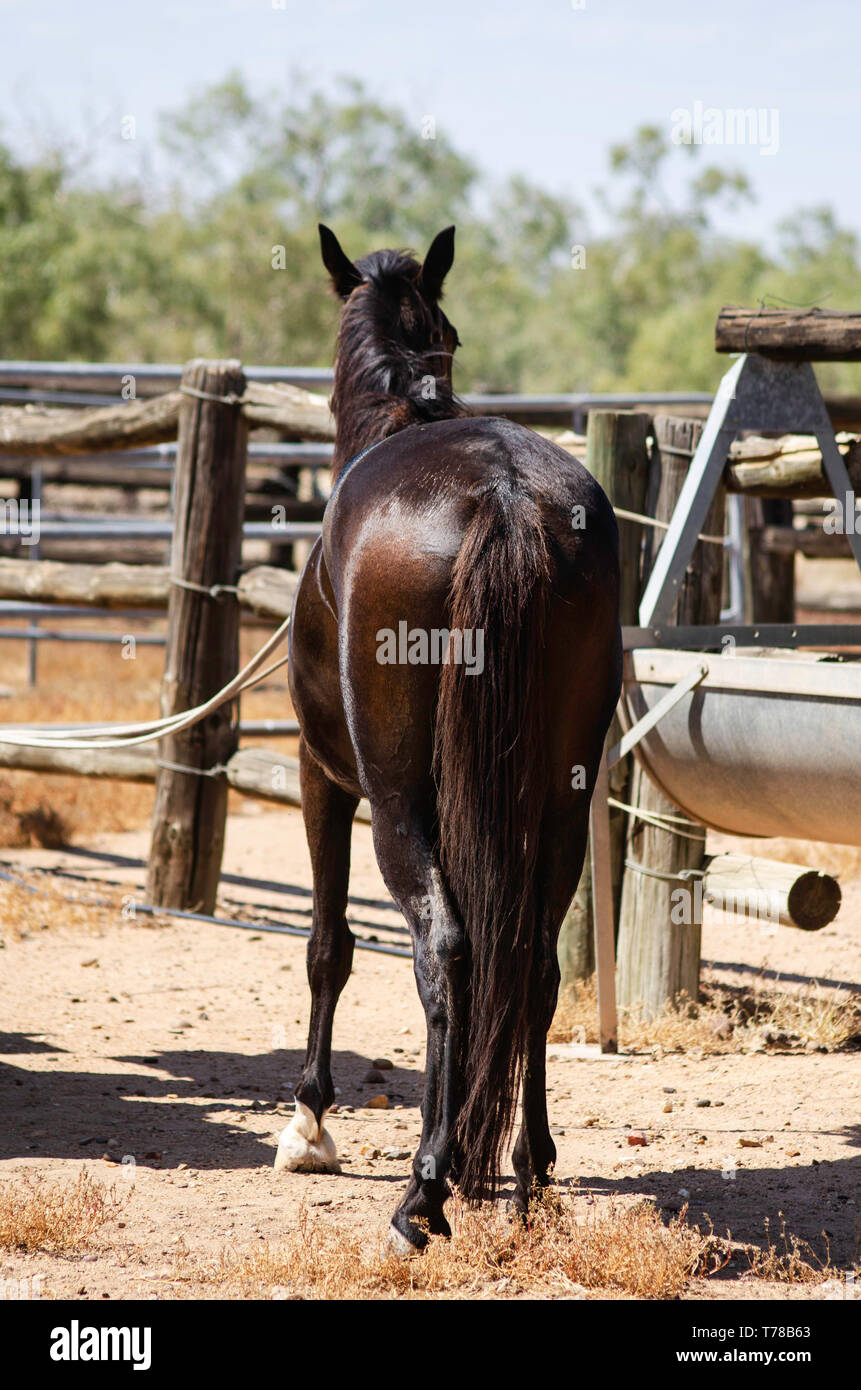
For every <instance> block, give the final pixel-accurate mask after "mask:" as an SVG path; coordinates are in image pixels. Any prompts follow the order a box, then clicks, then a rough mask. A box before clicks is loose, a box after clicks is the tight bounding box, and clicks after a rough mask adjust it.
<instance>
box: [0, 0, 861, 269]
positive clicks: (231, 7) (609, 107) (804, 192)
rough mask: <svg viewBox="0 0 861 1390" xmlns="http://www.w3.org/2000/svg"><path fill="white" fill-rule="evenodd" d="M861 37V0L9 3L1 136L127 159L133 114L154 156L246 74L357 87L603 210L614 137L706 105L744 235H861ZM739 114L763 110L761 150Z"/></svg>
mask: <svg viewBox="0 0 861 1390" xmlns="http://www.w3.org/2000/svg"><path fill="white" fill-rule="evenodd" d="M859 38H861V6H859V5H858V2H857V0H817V3H815V4H810V3H803V4H802V3H801V0H720V3H719V4H718V3H714V2H713V3H710V4H707V5H705V4H700V5H697V4H696V3H692V0H686V3H684V4H683V3H675V2H674V0H651V3H648V4H645V3H642V0H639V3H638V2H637V0H521V3H517V2H516V0H475V3H470V0H426V3H422V4H419V3H415V0H413V3H412V4H410V3H409V0H205V2H204V0H146V2H145V3H134V4H129V3H122V0H111V2H110V3H109V2H108V0H74V3H69V0H0V53H2V55H3V59H2V78H0V81H2V87H0V123H2V124H0V133H2V131H3V130H4V129H5V131H6V133H7V135H9V134H11V135H13V137H14V139H15V141H16V142H20V141H22V140H30V141H31V142H33V141H36V142H38V140H39V138H40V137H44V135H45V132H47V131H50V130H54V131H57V132H59V133H60V134H62V135H76V134H80V133H81V132H86V133H87V136H86V138H87V140H88V141H89V142H90V143H91V144H92V145H93V146H94V147H95V153H96V156H97V159H98V158H101V157H104V159H105V160H109V159H110V158H111V157H112V154H111V152H112V151H114V152H115V151H116V149H117V143H118V142H117V127H118V123H119V121H120V120H121V119H122V117H123V116H126V115H133V116H134V118H135V123H136V142H137V153H138V154H139V156H141V157H144V158H146V157H147V154H148V152H149V151H154V148H155V134H156V116H157V113H158V112H159V111H163V110H165V109H170V108H175V107H177V106H178V105H180V104H182V102H183V100H184V99H185V98H186V97H187V96H189V95H191V94H192V93H193V92H194V91H195V90H198V91H199V90H201V89H202V88H205V87H206V86H208V85H210V84H212V83H214V82H217V81H218V80H219V79H221V78H222V77H223V76H224V75H225V74H226V72H227V71H229V70H230V69H231V68H238V69H239V70H240V71H241V72H242V73H243V75H244V76H245V77H246V79H247V80H248V82H249V83H250V85H251V86H252V88H253V89H254V90H255V91H266V90H269V89H272V88H282V89H284V88H289V85H290V83H291V81H292V80H294V77H293V75H294V74H295V73H297V72H301V73H303V74H304V75H305V77H306V78H307V79H310V80H311V82H312V83H317V84H319V85H322V86H323V87H327V88H328V87H330V86H331V85H332V84H333V83H334V82H335V80H336V79H337V77H338V76H339V75H342V74H346V75H352V76H358V77H360V78H361V79H362V80H363V81H364V82H365V83H366V85H367V86H368V88H369V89H370V92H371V93H372V94H373V95H374V96H376V97H378V98H379V99H381V100H382V101H384V102H386V103H391V104H394V105H398V106H400V107H402V108H403V109H404V110H405V111H406V112H407V114H408V115H409V116H410V118H411V119H413V120H415V122H416V126H417V128H420V125H421V122H422V121H423V120H424V119H425V118H426V117H428V116H430V117H433V119H434V120H435V121H436V124H437V127H438V128H441V129H443V130H445V132H446V133H447V135H448V136H449V137H450V139H451V140H452V141H453V143H454V144H455V146H456V147H457V148H458V149H459V150H460V151H461V152H463V153H465V154H467V155H469V156H471V157H472V158H473V159H474V160H475V161H476V162H477V163H478V164H479V166H480V167H481V168H482V169H484V170H486V171H487V172H488V173H489V174H490V175H491V176H492V177H494V178H497V179H500V178H504V177H505V176H506V175H508V174H511V173H515V172H519V173H524V174H526V175H528V176H529V178H531V179H532V180H533V181H535V182H537V183H539V184H541V185H543V186H545V187H547V188H548V189H550V190H552V191H554V192H557V193H562V194H565V195H567V196H568V197H570V198H572V199H574V200H576V201H578V202H581V203H582V202H585V203H586V205H587V206H588V205H589V203H590V197H591V192H592V190H593V189H594V188H595V187H596V185H598V184H601V183H604V182H605V181H606V173H607V150H608V148H609V146H610V145H611V144H612V143H614V142H618V141H623V140H625V139H627V138H628V137H630V135H631V134H632V133H633V131H634V130H635V129H636V127H637V126H638V125H641V124H643V123H650V124H655V125H658V126H661V127H662V128H664V129H666V130H667V132H668V133H670V134H672V132H673V131H674V130H675V132H676V134H677V136H679V135H684V134H685V123H686V121H690V125H691V129H690V135H691V136H692V137H693V138H696V137H697V134H698V130H697V126H696V116H697V112H699V113H700V115H701V122H702V127H701V132H699V133H700V134H701V136H702V138H703V139H704V140H705V139H711V138H712V137H721V141H722V142H721V143H711V144H709V147H708V149H707V150H706V151H705V153H707V154H708V156H709V160H710V162H711V163H715V164H718V165H720V166H721V167H726V168H741V169H743V170H744V171H745V172H746V173H747V175H748V177H749V179H750V181H751V183H752V185H753V187H754V189H755V191H756V194H757V201H756V203H755V204H754V205H753V206H752V207H748V208H741V209H740V210H738V211H737V212H735V213H734V214H732V216H731V217H730V216H729V215H728V214H727V217H726V221H725V230H727V231H730V232H735V233H738V234H739V235H749V236H751V237H755V238H756V239H757V240H760V241H765V242H766V243H770V242H771V241H772V238H773V236H774V229H775V227H776V225H777V224H778V223H779V221H780V219H781V218H783V217H785V216H787V215H789V214H790V213H792V212H793V211H794V210H796V209H797V208H799V207H801V206H807V207H809V206H816V205H821V204H829V205H831V206H832V207H833V208H834V209H835V211H836V213H837V217H838V220H839V222H840V223H841V224H842V225H844V226H847V227H849V228H851V229H853V230H855V231H857V232H859V233H861V179H859V178H858V139H859V119H858V118H859V104H861V103H859V81H858V56H857V55H858V51H859ZM736 109H745V110H752V111H754V112H755V113H756V116H755V119H754V123H753V127H752V128H746V130H745V142H744V143H740V142H739V141H738V138H737V137H738V132H733V131H728V130H727V116H726V112H727V111H729V110H736ZM685 113H688V115H687V116H686V115H685ZM710 113H711V114H710ZM728 136H729V137H731V138H729V139H728V138H727V137H728ZM732 137H734V138H732ZM678 164H679V166H680V172H681V166H684V168H685V170H687V161H686V160H684V161H683V160H681V159H680V160H679V161H678ZM441 215H444V210H443V209H441Z"/></svg>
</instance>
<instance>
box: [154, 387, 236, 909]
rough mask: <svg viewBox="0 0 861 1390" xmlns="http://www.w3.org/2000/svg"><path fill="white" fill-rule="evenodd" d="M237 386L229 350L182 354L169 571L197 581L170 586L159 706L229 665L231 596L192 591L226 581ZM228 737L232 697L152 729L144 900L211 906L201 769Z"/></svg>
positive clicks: (214, 853) (217, 806)
mask: <svg viewBox="0 0 861 1390" xmlns="http://www.w3.org/2000/svg"><path fill="white" fill-rule="evenodd" d="M244 389H245V376H244V374H243V371H242V368H241V367H240V364H239V363H238V362H235V361H226V362H203V361H194V362H189V363H188V364H187V366H186V368H185V370H184V372H183V376H182V390H183V396H182V404H181V406H180V415H179V444H178V448H177V456H176V476H175V493H174V532H173V548H172V552H171V575H172V578H173V580H181V581H183V583H184V584H186V585H192V586H200V587H199V588H195V587H192V588H187V587H182V585H181V584H177V583H173V584H172V587H171V594H170V605H169V614H168V631H167V647H166V651H165V669H164V679H163V682H162V691H161V711H162V714H164V715H168V714H176V713H179V712H180V711H182V710H186V709H189V708H191V707H192V706H194V705H198V704H201V703H202V702H203V701H204V700H207V699H209V697H210V696H212V695H214V694H216V692H217V691H219V690H220V689H221V688H222V686H224V685H226V684H227V682H228V681H229V680H231V679H232V678H233V676H235V675H236V672H237V671H238V669H239V604H238V602H237V598H236V596H235V595H233V594H223V595H221V596H219V597H212V596H210V594H208V593H206V592H201V590H208V589H209V588H210V586H212V585H216V584H227V585H235V584H236V582H237V574H238V569H239V563H240V559H241V554H242V524H243V520H244V502H245V465H246V450H247V438H248V428H247V425H246V423H245V420H244V418H243V415H242V413H241V411H240V409H239V406H238V404H236V402H235V401H234V397H236V398H237V399H238V398H239V397H241V395H242V393H243V390H244ZM237 745H238V716H237V706H236V704H235V702H231V703H230V704H227V705H222V706H221V708H220V709H218V710H216V711H215V712H214V713H212V714H210V715H208V716H207V717H206V719H203V720H201V721H200V722H199V723H198V724H195V725H193V726H192V727H191V728H189V729H185V730H183V731H182V732H181V733H178V734H175V735H172V736H169V737H167V738H165V739H163V740H162V742H161V745H160V749H159V754H158V757H159V762H160V764H161V766H160V767H159V771H158V777H157V781H156V797H155V809H154V811H153V822H152V845H151V849H150V860H149V872H148V876H147V896H148V900H149V901H150V902H151V903H153V904H154V905H156V906H159V907H172V908H179V909H190V910H193V911H199V912H206V913H212V912H213V911H214V909H215V898H216V893H217V891H218V880H219V876H220V873H221V856H222V851H223V848H224V827H225V821H226V817H227V780H226V778H225V777H224V775H223V774H217V775H215V776H207V775H205V774H206V773H208V772H209V771H210V770H211V769H213V768H216V767H220V766H222V765H223V764H225V763H226V762H227V760H228V759H229V758H230V756H231V754H233V753H235V751H236V748H237ZM181 769H190V770H189V771H184V770H181ZM202 774H203V775H202Z"/></svg>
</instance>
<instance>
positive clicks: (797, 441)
mask: <svg viewBox="0 0 861 1390" xmlns="http://www.w3.org/2000/svg"><path fill="white" fill-rule="evenodd" d="M837 446H838V448H839V450H840V453H841V454H842V456H843V462H844V463H845V464H846V468H847V471H848V473H849V481H850V483H851V484H852V487H853V488H854V490H855V491H856V492H857V493H859V494H861V441H859V440H858V439H857V438H856V437H855V436H851V435H846V434H841V435H838V437H837ZM724 485H725V487H726V489H727V492H741V493H744V494H745V496H748V497H766V498H780V497H783V498H793V497H830V496H831V491H832V490H831V484H830V482H829V481H828V478H827V477H826V475H825V471H824V469H823V467H822V454H821V453H820V451H819V447H818V445H817V443H816V440H815V439H814V438H813V437H812V436H807V435H788V436H786V437H785V438H783V439H763V438H761V437H759V436H752V437H751V438H749V439H742V440H737V441H736V443H735V444H733V446H732V448H731V449H730V457H729V463H728V464H727V467H726V469H725V471H724Z"/></svg>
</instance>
